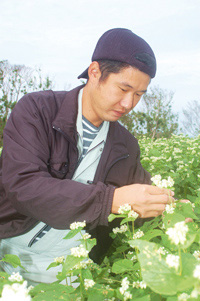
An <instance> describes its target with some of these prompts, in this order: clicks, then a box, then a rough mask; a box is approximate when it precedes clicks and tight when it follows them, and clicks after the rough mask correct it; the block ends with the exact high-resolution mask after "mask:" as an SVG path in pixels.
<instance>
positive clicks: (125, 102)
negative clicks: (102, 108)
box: [120, 96, 133, 110]
mask: <svg viewBox="0 0 200 301" xmlns="http://www.w3.org/2000/svg"><path fill="white" fill-rule="evenodd" d="M120 104H121V106H122V107H123V108H125V109H126V110H130V109H132V107H133V98H132V96H131V97H130V96H126V97H124V98H123V99H122V100H121V102H120Z"/></svg>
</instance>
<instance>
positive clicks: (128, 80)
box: [83, 66, 150, 126]
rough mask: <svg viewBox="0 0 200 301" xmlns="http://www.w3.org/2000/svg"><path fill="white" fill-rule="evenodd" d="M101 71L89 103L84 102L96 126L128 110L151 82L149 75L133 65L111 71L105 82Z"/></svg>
mask: <svg viewBox="0 0 200 301" xmlns="http://www.w3.org/2000/svg"><path fill="white" fill-rule="evenodd" d="M95 71H96V70H95ZM100 75H101V74H99V76H96V77H94V78H92V81H90V85H89V90H88V92H89V94H88V96H89V97H87V106H84V103H83V115H84V116H85V117H86V118H87V119H88V120H89V121H90V122H91V123H93V124H94V125H96V126H99V125H100V124H101V123H102V122H103V121H104V120H106V121H116V120H118V119H119V118H120V117H122V116H123V115H125V114H128V113H129V112H130V111H131V110H132V109H133V108H134V107H135V106H136V105H137V103H138V102H139V100H140V98H141V97H142V95H143V94H144V93H145V92H146V90H147V87H148V85H149V83H150V76H149V75H147V74H146V73H144V72H141V71H140V70H138V69H135V68H133V67H131V66H130V67H128V68H125V69H122V71H120V72H119V73H111V74H110V75H109V76H108V77H107V79H106V80H105V81H103V82H101V81H99V78H100ZM84 107H85V110H84Z"/></svg>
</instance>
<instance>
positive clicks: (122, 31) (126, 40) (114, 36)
mask: <svg viewBox="0 0 200 301" xmlns="http://www.w3.org/2000/svg"><path fill="white" fill-rule="evenodd" d="M98 60H112V61H118V62H123V63H127V64H129V65H131V66H134V67H136V68H137V69H139V70H140V71H142V72H144V73H147V74H148V75H149V76H150V77H151V78H153V77H155V74H156V58H155V55H154V53H153V50H152V49H151V47H150V46H149V44H148V43H147V42H146V41H145V40H143V39H142V38H141V37H139V36H137V35H136V34H134V33H133V32H132V31H131V30H129V29H126V28H114V29H110V30H108V31H106V32H105V33H104V34H103V35H102V36H101V37H100V39H99V40H98V42H97V45H96V48H95V50H94V53H93V55H92V62H93V61H98ZM78 78H88V68H87V69H86V70H85V71H84V72H83V73H82V74H80V75H79V76H78Z"/></svg>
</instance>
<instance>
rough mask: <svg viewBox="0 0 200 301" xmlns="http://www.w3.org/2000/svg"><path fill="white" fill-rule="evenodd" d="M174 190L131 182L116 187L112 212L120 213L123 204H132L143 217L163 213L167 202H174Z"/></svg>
mask: <svg viewBox="0 0 200 301" xmlns="http://www.w3.org/2000/svg"><path fill="white" fill-rule="evenodd" d="M173 196H174V192H173V191H171V190H168V189H165V188H159V187H157V186H151V185H146V184H131V185H126V186H123V187H120V188H116V189H115V192H114V197H113V204H112V209H111V212H112V213H115V214H116V213H118V209H119V207H120V206H121V205H124V204H130V205H131V207H132V209H133V210H134V211H135V212H137V213H138V214H139V216H140V217H142V218H147V217H155V216H158V215H161V214H162V213H163V211H164V210H165V206H166V204H170V203H171V202H174V198H173Z"/></svg>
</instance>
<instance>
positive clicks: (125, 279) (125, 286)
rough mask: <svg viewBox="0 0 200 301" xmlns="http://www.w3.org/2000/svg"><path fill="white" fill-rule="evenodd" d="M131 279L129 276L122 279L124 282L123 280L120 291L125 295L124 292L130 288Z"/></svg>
mask: <svg viewBox="0 0 200 301" xmlns="http://www.w3.org/2000/svg"><path fill="white" fill-rule="evenodd" d="M129 283H130V282H129V281H128V279H127V277H125V278H124V279H123V280H122V282H121V287H120V289H119V291H120V293H121V294H122V295H124V293H125V292H126V291H127V289H128V288H129Z"/></svg>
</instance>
